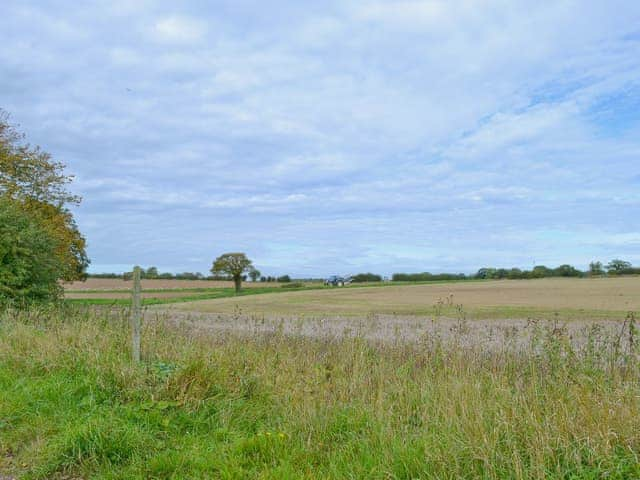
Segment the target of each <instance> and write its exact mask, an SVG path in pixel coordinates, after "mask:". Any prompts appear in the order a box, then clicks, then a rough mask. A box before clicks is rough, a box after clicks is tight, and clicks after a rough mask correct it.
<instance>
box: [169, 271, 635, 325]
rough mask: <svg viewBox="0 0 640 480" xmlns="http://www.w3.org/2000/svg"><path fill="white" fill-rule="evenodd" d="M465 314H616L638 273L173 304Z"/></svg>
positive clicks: (211, 308)
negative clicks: (626, 275) (603, 276)
mask: <svg viewBox="0 0 640 480" xmlns="http://www.w3.org/2000/svg"><path fill="white" fill-rule="evenodd" d="M459 305H461V306H462V308H464V312H465V314H466V315H467V316H468V318H470V319H474V318H476V319H492V318H493V319H512V318H527V317H532V316H533V317H547V318H553V317H554V316H555V315H556V314H557V315H559V316H561V317H562V318H563V319H618V318H623V317H624V315H625V314H626V313H627V312H628V311H637V310H640V277H621V278H601V279H561V278H548V279H540V280H503V281H479V282H474V281H471V282H452V283H431V284H419V285H410V284H409V285H393V284H389V285H382V286H379V287H357V286H352V287H348V288H332V289H317V290H307V291H304V290H303V291H297V292H287V293H283V294H281V295H269V294H264V295H252V296H246V297H241V298H221V299H214V300H204V301H196V302H189V303H182V304H179V305H175V306H174V307H173V308H175V309H179V310H186V311H193V312H204V313H219V314H231V313H234V312H238V311H241V312H243V313H244V314H246V315H266V316H272V315H276V316H283V315H284V316H289V317H297V316H307V317H323V316H350V317H366V316H368V315H372V314H379V315H387V316H394V315H397V316H407V315H413V316H431V315H433V313H434V311H435V310H439V311H440V312H441V313H442V314H444V315H445V316H451V315H454V316H455V315H458V314H459V311H458V310H459V308H458V306H459Z"/></svg>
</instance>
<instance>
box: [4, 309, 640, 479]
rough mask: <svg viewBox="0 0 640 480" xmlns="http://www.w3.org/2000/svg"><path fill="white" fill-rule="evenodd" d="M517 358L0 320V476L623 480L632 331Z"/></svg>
mask: <svg viewBox="0 0 640 480" xmlns="http://www.w3.org/2000/svg"><path fill="white" fill-rule="evenodd" d="M534 337H535V341H533V342H532V343H531V344H530V345H529V346H528V347H527V348H526V349H524V350H513V349H512V347H511V346H510V345H509V344H507V343H505V344H504V345H502V346H501V347H500V348H499V349H498V350H496V351H492V352H488V351H486V350H484V349H483V347H482V346H481V345H478V346H475V347H473V346H472V347H469V348H466V347H461V345H460V343H459V342H458V339H457V337H456V336H454V337H452V338H451V339H450V341H448V342H443V341H442V340H441V339H439V338H438V337H424V338H422V339H420V342H419V343H417V344H403V343H393V344H372V343H369V342H366V341H364V340H363V339H362V338H359V337H355V338H346V337H345V338H336V339H333V340H315V339H313V338H310V337H305V336H302V337H301V336H288V335H285V334H282V333H275V334H271V335H266V336H261V335H253V336H246V335H234V334H232V333H231V334H225V335H220V334H216V335H206V334H203V333H202V332H190V331H188V330H185V329H184V328H182V327H180V326H176V325H175V324H173V323H172V322H168V323H166V322H164V321H162V320H161V319H160V320H156V321H155V322H146V323H145V327H144V330H143V342H142V352H143V360H142V362H141V363H140V364H137V365H136V364H132V363H131V361H130V358H129V351H128V347H127V346H128V342H129V333H128V326H127V316H126V312H125V311H123V312H120V313H118V312H110V313H106V312H102V313H101V312H99V311H96V310H95V309H90V310H89V309H84V308H79V309H78V308H74V309H72V310H69V309H67V310H65V311H57V310H56V309H49V310H37V311H30V312H22V313H18V312H13V311H5V312H3V313H2V314H1V315H0V478H1V477H2V476H3V475H4V476H5V477H7V478H12V477H14V476H15V477H16V478H31V479H69V478H93V479H147V478H155V479H185V478H187V479H209V478H221V479H236V478H237V479H244V478H264V479H282V478H295V479H298V478H300V479H303V478H308V479H311V478H318V479H320V478H322V479H327V478H335V479H341V478H367V479H369V478H371V479H415V478H425V479H459V478H500V479H502V478H513V479H530V478H537V479H596V478H607V479H630V478H637V477H638V476H640V462H639V458H638V452H639V451H640V433H639V432H640V389H639V386H638V378H639V375H640V367H639V363H638V353H639V352H638V339H637V331H636V330H635V329H634V327H633V325H631V324H630V323H629V322H626V323H625V324H624V326H623V328H622V329H621V330H620V334H619V335H618V334H616V335H613V336H609V335H607V334H605V333H603V332H601V331H599V330H597V329H595V330H593V331H592V332H591V334H590V336H589V339H588V342H587V343H586V344H585V345H584V347H583V348H579V349H578V348H574V347H573V346H572V343H571V342H570V341H569V337H568V334H567V332H566V331H564V330H562V329H560V330H559V329H558V328H557V326H556V325H554V324H549V325H540V326H539V327H538V329H537V331H536V333H535V336H534Z"/></svg>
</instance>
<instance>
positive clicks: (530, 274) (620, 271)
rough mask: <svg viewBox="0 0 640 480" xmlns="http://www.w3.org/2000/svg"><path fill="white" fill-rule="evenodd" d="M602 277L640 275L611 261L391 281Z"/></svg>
mask: <svg viewBox="0 0 640 480" xmlns="http://www.w3.org/2000/svg"><path fill="white" fill-rule="evenodd" d="M603 275H611V276H616V275H640V268H638V267H633V266H632V265H631V263H630V262H627V261H624V260H619V259H616V260H612V261H610V262H609V263H608V264H607V265H603V264H602V263H601V262H591V263H590V264H589V270H587V271H582V270H578V269H577V268H575V267H574V266H572V265H567V264H565V265H560V266H559V267H556V268H549V267H545V266H544V265H538V266H536V267H533V269H531V270H522V269H520V268H493V267H484V268H481V269H480V270H478V271H477V272H476V273H475V274H471V275H465V274H464V273H437V274H433V273H429V272H423V273H394V274H393V276H392V277H391V279H392V280H393V281H395V282H425V281H436V280H471V279H495V280H499V279H513V280H519V279H527V278H547V277H596V276H603ZM354 278H355V277H354Z"/></svg>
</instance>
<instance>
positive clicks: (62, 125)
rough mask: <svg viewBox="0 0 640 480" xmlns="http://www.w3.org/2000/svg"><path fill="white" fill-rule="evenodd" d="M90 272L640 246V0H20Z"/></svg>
mask: <svg viewBox="0 0 640 480" xmlns="http://www.w3.org/2000/svg"><path fill="white" fill-rule="evenodd" d="M0 107H1V108H3V109H4V110H6V111H8V112H9V113H10V115H11V122H12V123H13V124H15V125H17V126H18V128H19V130H21V131H23V132H24V133H26V135H27V138H28V139H29V141H30V142H31V143H33V144H37V145H40V146H41V147H42V148H43V149H45V150H47V151H49V152H50V153H52V154H53V156H54V158H55V159H56V160H59V161H62V162H64V163H66V165H67V171H68V172H69V173H72V174H73V175H75V182H74V183H73V186H72V189H73V191H74V192H75V193H78V194H80V195H82V197H83V202H82V204H81V205H80V206H79V207H74V209H73V212H74V214H75V216H76V219H77V222H78V225H79V227H80V229H81V231H82V232H83V233H84V235H85V236H86V238H87V242H88V254H89V256H90V258H91V260H92V265H91V268H90V271H92V272H112V271H114V272H121V271H126V270H130V269H131V266H132V265H135V264H139V265H143V266H150V265H155V266H157V267H158V268H159V269H160V270H161V271H172V272H181V271H201V272H207V271H208V270H209V268H210V267H211V263H212V260H213V259H214V258H215V257H216V256H218V255H219V254H221V253H224V252H237V251H241V252H246V253H247V255H248V256H249V257H250V258H251V259H252V260H253V261H254V264H255V265H256V266H257V267H258V269H260V270H261V271H262V272H263V273H264V274H272V275H282V274H285V273H286V274H290V275H292V276H298V277H318V276H324V275H329V274H353V273H358V272H363V271H372V272H376V273H380V274H386V275H388V274H391V273H393V272H420V271H431V272H443V271H447V272H472V271H475V270H477V269H478V268H480V267H482V266H498V267H512V266H517V267H521V268H530V267H531V266H533V265H534V264H545V265H548V266H556V265H559V264H561V263H571V264H573V265H576V266H578V267H581V268H586V266H587V265H588V263H589V262H590V261H592V260H601V261H603V262H606V261H608V260H610V259H612V258H617V257H620V258H623V259H625V260H629V261H631V262H633V263H635V264H638V263H640V2H638V1H635V0H628V1H618V0H607V1H589V0H575V1H564V0H554V1H517V0H503V1H491V0H488V1H468V0H460V1H435V0H425V1H418V0H403V1H389V0H387V1H378V0H371V1H368V0H361V1H352V0H340V1H326V2H316V1H314V2H303V1H300V0H274V1H271V2H265V1H243V0H229V1H227V0H221V1H184V2H182V1H181V2H175V1H171V2H169V1H166V2H165V1H147V0H137V1H135V2H134V1H128V0H126V1H125V0H105V1H87V2H75V1H74V2H72V1H40V2H36V1H24V0H3V1H2V15H0Z"/></svg>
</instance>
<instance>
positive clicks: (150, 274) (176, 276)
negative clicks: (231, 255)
mask: <svg viewBox="0 0 640 480" xmlns="http://www.w3.org/2000/svg"><path fill="white" fill-rule="evenodd" d="M132 276H133V273H132V272H125V273H90V274H89V275H88V277H89V278H121V279H123V280H131V278H132ZM140 278H142V279H145V280H219V281H225V282H230V281H232V279H231V277H228V276H225V275H203V274H202V273H200V272H182V273H169V272H163V273H160V272H158V269H157V268H156V267H149V268H140ZM242 280H243V281H245V280H247V275H243V276H242ZM254 281H260V282H279V283H289V282H291V277H289V275H282V276H280V277H270V276H261V277H256V278H255V280H254Z"/></svg>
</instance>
